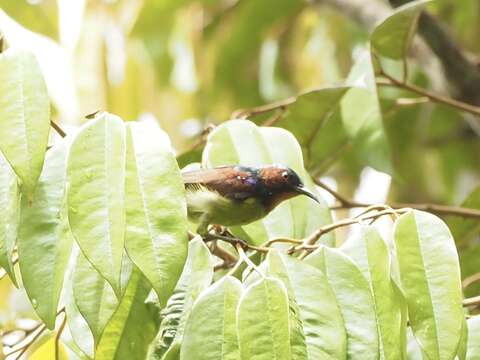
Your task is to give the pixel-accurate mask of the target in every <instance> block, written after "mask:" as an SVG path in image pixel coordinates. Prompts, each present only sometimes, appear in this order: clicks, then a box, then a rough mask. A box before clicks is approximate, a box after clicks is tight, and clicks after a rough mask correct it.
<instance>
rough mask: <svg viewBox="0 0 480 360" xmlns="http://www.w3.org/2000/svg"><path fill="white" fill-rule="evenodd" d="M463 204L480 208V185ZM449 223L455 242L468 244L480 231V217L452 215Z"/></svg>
mask: <svg viewBox="0 0 480 360" xmlns="http://www.w3.org/2000/svg"><path fill="white" fill-rule="evenodd" d="M461 206H462V207H466V208H472V209H480V186H479V187H477V188H476V189H474V190H473V191H472V192H471V193H470V194H469V195H468V196H467V198H466V199H465V200H464V201H463V202H462V204H461ZM447 223H448V228H449V229H450V230H451V232H452V235H453V238H454V239H455V242H456V243H457V244H459V245H463V244H468V242H469V241H470V240H471V238H472V237H473V236H475V235H476V234H478V232H479V231H480V221H479V220H478V219H466V218H463V217H453V216H451V217H450V219H449V221H448V222H447ZM462 270H463V268H462Z"/></svg>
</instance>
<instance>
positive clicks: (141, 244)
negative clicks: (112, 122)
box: [125, 123, 188, 307]
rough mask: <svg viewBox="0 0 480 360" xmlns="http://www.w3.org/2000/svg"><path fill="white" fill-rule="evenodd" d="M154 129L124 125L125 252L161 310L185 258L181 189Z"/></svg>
mask: <svg viewBox="0 0 480 360" xmlns="http://www.w3.org/2000/svg"><path fill="white" fill-rule="evenodd" d="M161 136H162V131H161V130H160V128H158V127H157V126H155V125H154V126H149V125H146V124H139V123H131V124H129V125H128V127H127V160H126V161H127V165H126V184H125V188H126V190H125V204H126V230H125V247H126V249H127V253H128V255H129V257H130V259H132V261H133V262H134V263H135V264H136V265H137V267H138V268H139V269H140V270H141V271H142V273H143V274H144V275H145V277H146V278H147V279H148V280H149V281H150V283H151V284H152V286H153V288H154V289H155V291H156V293H157V296H158V298H159V300H160V305H161V306H162V307H163V306H165V304H166V302H167V299H168V298H169V297H170V295H171V293H172V291H173V289H174V287H175V284H176V283H177V280H178V278H179V276H180V274H181V272H182V268H183V264H184V262H185V258H186V256H187V230H188V229H187V211H186V204H185V196H184V192H185V188H184V184H183V181H182V178H181V175H180V171H179V169H178V166H177V163H176V161H175V157H174V155H173V154H172V151H171V149H170V148H169V147H167V146H166V145H164V144H163V143H162V142H159V141H158V139H159V138H160V137H161Z"/></svg>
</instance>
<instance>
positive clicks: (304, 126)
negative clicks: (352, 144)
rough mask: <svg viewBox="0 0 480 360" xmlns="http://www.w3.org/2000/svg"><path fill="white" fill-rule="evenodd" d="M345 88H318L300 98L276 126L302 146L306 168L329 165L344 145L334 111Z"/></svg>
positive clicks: (345, 90) (346, 88) (346, 139)
mask: <svg viewBox="0 0 480 360" xmlns="http://www.w3.org/2000/svg"><path fill="white" fill-rule="evenodd" d="M348 89H349V87H346V86H339V87H331V88H322V89H317V90H312V91H308V92H306V93H303V94H300V95H299V96H298V97H297V98H296V99H295V102H294V103H292V104H291V105H289V106H288V110H287V111H286V114H285V116H284V117H282V118H281V119H280V120H279V121H278V122H277V123H276V126H279V127H282V128H284V129H287V130H289V131H291V132H292V134H293V135H294V136H295V138H296V139H297V140H298V142H299V143H300V145H301V146H302V150H303V154H304V159H305V164H306V167H307V168H309V169H318V168H321V167H322V166H325V164H327V163H330V162H331V160H332V158H335V157H336V156H337V155H338V154H339V150H341V149H342V147H343V146H344V145H345V143H346V142H347V141H348V138H347V135H346V133H345V130H344V129H343V125H342V121H341V119H340V118H339V117H338V116H335V111H336V110H337V112H338V108H339V104H340V101H341V99H342V98H343V95H345V93H346V92H347V90H348Z"/></svg>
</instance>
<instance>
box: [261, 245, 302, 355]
mask: <svg viewBox="0 0 480 360" xmlns="http://www.w3.org/2000/svg"><path fill="white" fill-rule="evenodd" d="M263 264H265V265H263ZM263 266H264V267H265V268H266V269H267V274H268V275H269V276H271V277H273V278H276V279H278V280H280V281H281V282H282V283H283V285H284V286H285V289H287V295H288V310H289V311H288V316H289V320H290V351H291V357H292V359H307V357H308V355H307V343H306V339H305V332H304V327H303V324H302V318H301V314H300V309H299V304H298V303H297V300H296V298H295V293H294V290H293V288H292V285H291V284H290V279H289V276H288V274H287V270H286V269H285V265H284V263H283V260H282V258H280V255H279V254H278V252H277V251H276V250H273V249H272V250H271V251H269V253H268V255H267V260H266V261H264V262H263V263H262V267H263ZM262 271H264V270H263V269H262ZM252 283H254V282H252Z"/></svg>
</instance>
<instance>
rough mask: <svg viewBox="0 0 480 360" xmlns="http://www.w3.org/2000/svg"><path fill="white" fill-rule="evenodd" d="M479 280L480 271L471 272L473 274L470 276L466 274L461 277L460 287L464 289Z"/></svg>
mask: <svg viewBox="0 0 480 360" xmlns="http://www.w3.org/2000/svg"><path fill="white" fill-rule="evenodd" d="M479 281H480V272H479V273H476V274H473V275H470V276H467V277H466V278H465V279H463V281H462V287H463V288H464V289H466V288H467V287H469V286H470V285H473V284H475V283H477V282H479Z"/></svg>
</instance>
